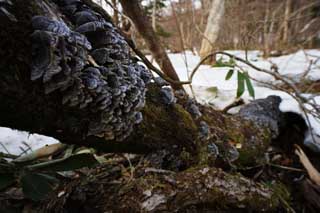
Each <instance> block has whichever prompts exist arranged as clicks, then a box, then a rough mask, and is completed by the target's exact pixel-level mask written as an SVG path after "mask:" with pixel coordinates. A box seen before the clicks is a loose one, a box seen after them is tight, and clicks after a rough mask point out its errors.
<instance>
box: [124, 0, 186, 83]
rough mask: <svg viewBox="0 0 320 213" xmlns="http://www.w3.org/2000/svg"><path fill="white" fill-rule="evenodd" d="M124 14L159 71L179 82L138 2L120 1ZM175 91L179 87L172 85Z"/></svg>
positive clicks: (134, 0)
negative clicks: (148, 50) (141, 39)
mask: <svg viewBox="0 0 320 213" xmlns="http://www.w3.org/2000/svg"><path fill="white" fill-rule="evenodd" d="M120 3H121V5H122V8H123V10H124V12H125V14H126V15H127V16H128V17H129V18H130V19H131V20H132V21H133V23H134V25H135V28H136V29H137V31H138V32H139V33H140V35H141V36H142V37H143V39H144V40H145V42H146V43H147V45H148V47H149V49H150V51H151V53H152V55H153V57H154V58H155V60H156V62H157V63H158V64H159V66H160V68H161V70H162V71H163V72H164V73H165V74H166V75H167V76H168V77H170V78H171V79H172V80H176V81H179V77H178V75H177V73H176V72H175V70H174V68H173V65H172V64H171V62H170V59H169V57H168V55H167V53H166V51H165V49H164V48H163V46H162V45H161V42H160V40H159V38H158V36H157V35H156V33H155V32H154V31H153V29H152V25H151V21H150V20H149V18H148V17H147V16H146V15H145V13H144V11H143V9H142V7H141V5H140V3H139V1H137V0H121V1H120ZM172 86H173V87H174V88H175V89H181V88H182V87H181V85H172Z"/></svg>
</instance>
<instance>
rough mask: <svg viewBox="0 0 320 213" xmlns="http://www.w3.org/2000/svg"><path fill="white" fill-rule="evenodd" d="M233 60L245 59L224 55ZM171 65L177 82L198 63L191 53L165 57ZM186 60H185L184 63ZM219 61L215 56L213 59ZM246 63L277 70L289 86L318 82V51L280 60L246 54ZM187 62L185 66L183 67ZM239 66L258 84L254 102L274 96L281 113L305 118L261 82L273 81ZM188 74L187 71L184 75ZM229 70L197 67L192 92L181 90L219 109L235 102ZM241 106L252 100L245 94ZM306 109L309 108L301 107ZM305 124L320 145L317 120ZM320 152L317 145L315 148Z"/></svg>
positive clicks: (287, 98)
mask: <svg viewBox="0 0 320 213" xmlns="http://www.w3.org/2000/svg"><path fill="white" fill-rule="evenodd" d="M225 52H228V53H230V54H232V55H234V56H237V57H240V58H243V59H244V58H245V52H244V51H225ZM169 57H170V59H171V61H172V62H173V65H174V67H175V69H176V71H177V72H178V75H179V77H180V79H181V80H188V73H189V74H190V72H191V71H192V69H193V68H194V67H196V65H197V64H198V62H199V61H200V58H199V56H195V55H193V54H192V53H191V52H186V53H185V55H184V54H181V53H179V54H169ZM185 58H187V60H185ZM217 58H219V56H218V57H217ZM223 59H228V57H227V56H223ZM248 61H249V62H250V63H252V64H253V65H255V66H257V67H259V68H262V69H266V70H272V69H271V67H272V65H273V64H274V65H276V66H277V67H278V72H279V73H280V74H281V75H282V76H285V77H287V78H290V79H291V80H292V81H293V82H299V81H302V80H311V81H316V80H320V50H300V51H297V52H296V53H293V54H289V55H283V56H280V57H271V58H268V59H263V58H262V57H261V53H260V52H259V51H249V52H248ZM186 62H187V63H186ZM237 64H239V65H240V66H241V67H242V68H243V69H244V70H245V71H247V72H248V74H249V76H250V77H252V78H254V79H256V80H258V81H260V82H255V81H253V82H252V83H253V86H254V90H255V98H256V99H259V98H266V97H267V96H269V95H278V96H280V97H281V98H282V102H281V105H280V109H281V110H282V111H283V112H288V111H290V112H296V113H299V114H301V115H302V116H303V117H305V114H304V113H303V112H302V110H301V108H300V106H299V103H298V102H297V101H296V100H295V99H294V98H293V97H292V96H291V95H289V94H288V93H286V92H284V91H279V90H275V89H270V88H268V87H266V86H265V85H263V84H261V82H266V83H273V84H274V83H276V82H277V81H276V80H275V79H274V77H273V76H271V75H269V74H266V73H262V72H258V71H256V70H254V69H253V68H251V67H249V66H248V65H245V64H241V63H237ZM187 70H188V71H187ZM229 70H230V68H229V67H212V66H208V65H202V66H200V68H199V70H198V71H197V73H196V74H195V76H194V78H193V81H192V91H191V87H190V86H185V88H186V90H187V92H188V93H189V94H190V95H191V96H193V95H194V97H195V98H196V99H197V100H198V101H199V102H201V103H203V104H209V105H211V106H213V107H215V108H216V109H223V108H225V107H226V106H228V105H229V104H231V103H232V102H234V101H235V100H236V91H237V75H236V73H234V74H233V76H232V77H231V79H229V80H225V78H226V75H227V73H228V71H229ZM302 95H303V96H304V97H309V96H310V95H311V94H302ZM318 95H319V96H315V97H314V98H313V100H314V101H315V103H317V104H319V105H320V94H318ZM241 98H242V99H243V100H244V102H246V103H248V102H250V101H251V100H253V98H252V97H250V95H249V93H248V92H247V91H246V92H245V93H244V94H243V95H242V97H241ZM305 106H306V107H307V108H308V107H310V106H308V105H305ZM238 110H239V107H238V108H233V109H231V110H230V111H229V112H230V113H235V112H237V111H238ZM308 119H309V122H310V124H311V126H312V132H313V133H314V137H316V139H319V142H320V120H318V119H316V118H315V117H314V116H311V115H310V114H309V115H308ZM318 146H319V151H320V143H319V144H318Z"/></svg>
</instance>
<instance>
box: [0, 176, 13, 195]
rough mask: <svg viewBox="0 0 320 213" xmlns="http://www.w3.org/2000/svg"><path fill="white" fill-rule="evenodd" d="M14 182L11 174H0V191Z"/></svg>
mask: <svg viewBox="0 0 320 213" xmlns="http://www.w3.org/2000/svg"><path fill="white" fill-rule="evenodd" d="M15 181H16V180H15V178H14V175H13V173H3V174H0V191H1V190H3V189H5V188H7V187H8V186H10V185H11V184H12V183H14V182H15Z"/></svg>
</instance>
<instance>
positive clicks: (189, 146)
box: [0, 0, 280, 211]
mask: <svg viewBox="0 0 320 213" xmlns="http://www.w3.org/2000/svg"><path fill="white" fill-rule="evenodd" d="M54 2H55V3H54ZM61 2H64V1H49V0H45V1H41V2H38V1H35V0H32V1H28V2H25V1H22V0H16V1H14V3H13V6H12V13H13V14H14V15H15V16H16V18H17V20H18V22H11V21H9V22H6V23H3V26H2V31H1V32H0V46H1V47H2V48H1V49H0V57H1V59H2V60H1V61H0V102H1V105H0V125H1V126H6V127H11V128H14V129H19V130H26V131H30V132H32V133H39V134H44V135H48V136H52V137H55V138H57V139H59V140H60V141H61V142H63V143H68V144H76V145H81V146H87V147H94V148H96V149H97V150H98V151H99V152H120V153H141V154H149V155H152V154H153V153H155V155H156V156H157V157H151V158H156V159H158V160H159V159H160V160H162V161H163V162H162V163H159V164H157V165H158V167H159V168H160V169H170V170H172V171H175V172H177V173H172V174H171V173H170V175H166V174H164V175H163V174H159V175H155V176H154V175H150V174H148V173H142V174H140V175H139V176H138V177H136V178H135V179H134V180H133V181H132V182H131V181H130V182H129V183H128V182H126V181H125V180H124V179H121V177H122V175H119V176H120V177H117V178H114V177H113V179H112V178H110V177H109V178H108V177H105V178H102V179H97V180H95V181H93V182H94V183H96V184H97V186H101V183H99V181H101V182H106V184H102V186H101V190H102V191H101V192H102V193H104V194H103V197H104V198H106V197H111V198H112V199H111V200H112V202H107V203H105V202H104V201H105V200H103V199H102V198H101V195H100V194H98V193H92V196H93V197H94V199H93V200H98V201H97V202H98V203H99V204H100V205H102V207H101V206H100V208H99V209H100V210H104V211H106V210H107V209H110V208H111V209H114V210H119V211H124V210H127V208H128V206H131V205H134V203H133V202H132V200H135V199H137V204H136V206H134V210H137V211H138V210H139V211H140V210H141V211H160V210H161V209H162V210H166V211H178V210H185V208H188V207H189V206H193V207H194V208H198V207H199V208H201V206H202V205H204V204H208V206H209V207H208V208H209V209H216V210H217V209H228V208H231V209H237V208H247V209H253V210H257V209H261V208H262V209H263V210H266V211H267V210H274V209H275V208H277V207H279V206H280V198H279V197H277V196H276V193H275V191H273V190H272V189H271V188H266V187H263V186H262V185H260V184H256V183H253V182H250V181H249V180H247V179H245V178H243V177H242V176H240V175H229V174H227V173H225V172H223V171H221V170H219V169H215V168H209V167H206V166H204V165H209V166H211V167H213V166H218V164H220V162H221V161H222V162H223V163H226V164H232V166H237V167H247V166H254V165H260V164H261V163H263V161H264V153H265V151H266V149H267V148H268V146H269V144H270V142H271V140H272V138H273V135H274V128H273V127H274V125H271V126H270V125H260V124H259V122H252V121H255V120H254V119H249V120H246V119H243V118H242V117H241V114H240V116H227V115H224V114H222V113H221V112H218V111H215V110H213V109H210V108H209V107H205V106H199V105H198V104H197V103H195V102H194V101H193V100H191V99H189V98H188V96H187V95H185V94H182V93H181V92H179V91H178V92H177V95H176V96H177V99H178V101H177V103H175V102H174V101H172V100H173V99H174V98H173V96H172V97H171V96H170V94H168V92H164V91H163V88H161V87H160V86H158V85H155V84H150V85H149V86H148V91H147V93H146V104H145V107H144V108H143V109H140V108H139V107H137V108H135V110H136V111H137V112H136V111H134V112H133V113H135V114H134V115H135V116H137V113H138V111H139V110H141V112H142V115H143V120H142V122H141V123H140V124H139V125H134V127H133V131H132V133H131V134H130V136H128V137H124V138H122V137H121V138H122V139H121V140H120V141H119V140H117V139H118V138H115V139H114V138H110V137H109V136H110V135H109V133H110V134H111V133H112V134H113V133H114V132H115V133H116V134H117V135H116V136H117V137H118V136H121V134H120V135H119V131H118V130H116V129H117V126H112V127H113V129H112V130H111V132H110V131H109V130H108V131H109V132H108V134H104V135H103V136H102V137H101V135H100V134H93V135H90V136H89V135H88V133H89V132H90V131H92V129H91V128H90V126H91V124H92V121H94V120H95V119H97V117H96V116H97V114H96V111H94V110H93V109H95V107H96V105H92V106H91V105H90V107H85V108H81V107H78V105H77V106H70V105H65V104H62V100H63V99H64V97H65V93H66V90H58V91H55V92H52V93H50V94H47V92H46V89H47V87H46V86H47V85H46V83H44V82H41V81H33V80H30V76H32V72H33V70H32V68H30V65H31V64H32V63H33V62H34V61H35V60H36V59H35V56H32V55H31V53H32V52H33V49H32V48H33V47H34V45H35V44H34V43H33V44H32V43H31V38H30V36H31V35H32V34H33V33H34V30H33V28H32V21H31V20H32V17H34V16H36V15H46V16H48V17H55V18H57V19H58V20H62V19H61V17H64V19H65V23H68V26H70V28H71V29H74V28H76V26H75V25H76V24H77V23H74V22H72V21H71V20H73V19H72V16H71V18H70V17H69V16H68V14H65V15H62V11H64V10H62V9H63V8H64V7H63V6H61V5H63V4H62V3H61ZM70 2H72V1H70ZM84 2H87V3H86V7H89V8H91V9H92V10H94V12H95V13H97V14H101V13H100V12H99V9H96V8H95V7H97V6H96V5H94V4H93V3H92V2H90V1H87V0H86V1H84ZM61 8H62V9H61ZM97 8H98V7H97ZM64 9H65V8H64ZM102 16H103V15H102ZM91 18H92V17H91ZM105 21H106V22H109V20H108V19H105ZM71 23H72V24H71ZM55 24H56V23H55ZM59 27H62V28H63V26H60V25H59ZM95 27H96V28H98V25H95ZM103 27H106V29H108V30H110V29H111V30H110V31H111V32H112V33H113V34H112V36H115V37H117V36H118V37H119V39H120V40H121V36H120V35H119V34H118V33H117V31H116V29H114V28H113V27H112V26H111V25H108V24H104V25H103ZM103 27H101V28H103ZM96 28H94V29H95V30H96ZM59 29H60V28H59ZM77 29H78V31H79V32H80V31H82V30H84V31H86V30H88V29H87V28H85V29H83V28H79V26H78V27H77ZM106 29H104V28H103V29H100V30H101V31H98V34H99V36H97V35H96V33H97V32H96V31H95V30H94V31H89V32H87V33H84V35H85V36H86V37H87V38H88V40H89V41H90V42H91V43H92V46H93V50H92V51H87V52H88V55H86V56H85V63H86V65H84V68H83V70H80V71H79V73H80V78H81V77H82V75H85V74H86V72H89V71H88V70H87V68H88V67H91V68H97V69H98V68H101V67H103V66H105V67H106V68H108V69H112V67H111V65H110V64H108V63H111V64H112V65H114V66H119V67H117V68H118V69H116V70H115V73H116V72H117V71H119V70H123V69H124V70H125V71H126V73H124V75H125V74H127V73H129V72H130V70H128V67H130V66H133V67H134V68H136V66H137V65H136V63H135V62H134V61H131V59H130V54H128V53H127V52H126V49H127V48H128V47H127V46H126V44H125V43H123V42H120V43H119V45H124V46H121V48H120V49H121V51H125V53H122V52H121V54H122V56H124V58H121V59H117V60H118V61H117V62H115V61H112V62H108V63H106V64H103V65H101V66H98V65H95V63H96V62H95V61H94V62H92V60H91V59H90V57H89V56H90V55H94V53H93V52H94V51H95V50H97V49H99V48H101V46H100V45H102V44H101V43H98V42H103V41H101V40H99V39H98V38H100V36H105V34H103V33H104V32H105V31H107V30H106ZM90 30H92V29H90ZM104 30H105V31H104ZM108 32H109V31H108ZM51 36H55V34H52V35H51ZM108 36H110V35H107V37H106V39H110V37H108ZM40 38H41V39H42V38H43V37H40ZM81 38H82V39H83V37H81ZM63 39H64V37H63V36H58V40H63ZM97 39H98V40H97ZM82 41H83V40H82ZM115 41H116V40H115ZM33 42H35V43H36V42H37V41H34V40H33ZM43 42H44V43H45V42H47V40H43ZM32 45H33V47H32ZM59 45H62V46H59ZM59 45H58V46H57V49H58V50H59V51H60V50H61V49H63V47H64V46H63V42H62V43H59ZM108 45H110V44H108ZM12 47H15V48H14V49H13V48H12ZM76 47H78V48H80V47H79V46H76ZM104 47H105V46H104ZM107 48H109V49H110V48H111V50H112V48H115V49H117V48H119V47H118V46H115V45H114V44H113V43H112V44H111V46H107ZM55 51H56V49H55ZM117 51H120V50H117ZM50 54H51V53H50ZM61 54H63V52H62V53H61ZM114 54H115V55H117V53H114ZM61 57H62V58H63V55H62V56H61ZM70 57H71V58H72V57H74V55H72V54H71V56H70ZM110 57H111V58H112V57H116V56H114V55H112V56H110ZM40 62H42V61H40ZM62 62H63V61H62ZM62 62H60V63H62ZM92 64H93V65H92ZM119 64H120V65H119ZM86 70H87V71H86ZM101 72H102V71H101ZM66 75H67V74H66ZM85 77H86V76H85ZM91 77H92V76H91ZM100 77H101V79H104V78H103V76H100ZM108 77H110V76H108ZM129 77H130V76H129ZM123 78H124V77H123ZM141 78H143V76H142V77H141ZM75 79H77V78H75ZM101 79H98V80H101ZM119 79H120V81H121V77H119ZM81 80H82V81H81V82H83V86H82V87H79V88H78V90H79V91H84V92H88V91H89V89H88V88H89V86H90V87H93V86H92V85H91V84H90V85H89V86H88V85H87V84H85V82H86V78H83V79H81ZM91 80H92V79H91ZM138 80H139V79H138ZM114 81H115V80H114ZM114 81H112V82H114ZM112 82H108V83H109V84H112ZM132 84H133V85H130V86H136V85H137V84H136V83H132ZM140 87H141V88H138V89H141V91H142V92H141V94H140V96H139V98H140V99H141V101H143V100H142V99H144V84H142V83H141V85H140ZM113 89H117V88H113ZM78 90H76V91H78ZM96 91H97V88H96V90H94V91H93V92H96ZM90 92H92V91H91V90H90ZM113 92H114V91H113ZM169 93H170V92H169ZM85 94H87V93H85ZM90 94H91V93H90ZM94 94H98V95H99V94H100V93H98V92H96V93H94ZM112 94H113V95H114V93H112ZM126 95H128V94H126ZM114 96H115V97H118V96H117V95H114ZM114 96H112V99H111V100H112V103H111V104H113V103H114V102H115V100H117V99H116V98H114ZM77 97H78V96H77ZM94 98H96V96H94V97H93V99H94ZM168 98H169V99H170V101H169V102H168V101H167V99H168ZM121 100H122V99H121ZM272 104H273V106H274V107H275V108H277V107H278V105H279V103H272ZM121 106H124V105H121ZM112 110H114V109H112ZM121 110H123V108H121V109H120V108H119V110H117V111H116V112H115V113H114V114H113V116H115V117H113V118H115V120H116V121H117V119H118V118H122V116H123V115H122V113H123V112H124V111H121ZM260 113H263V111H261V112H260ZM244 114H245V115H246V113H244ZM258 114H259V112H256V111H255V113H254V116H253V117H255V116H256V115H258ZM99 115H100V114H99ZM137 117H138V116H137ZM248 117H250V116H248ZM125 118H126V117H125ZM108 119H109V118H108ZM118 120H119V119H118ZM120 120H121V119H120ZM139 120H140V119H139ZM98 121H99V122H98V124H97V125H98V127H99V128H100V127H101V126H102V127H104V126H103V125H104V123H105V122H106V121H105V120H103V119H102V120H101V119H100V117H99V119H98ZM128 122H129V123H130V122H131V120H129V121H128ZM124 123H126V122H124V121H120V123H116V124H117V125H124ZM263 123H265V122H263ZM271 123H272V122H271ZM110 125H113V123H111V124H110ZM107 127H108V126H106V129H108V128H107ZM130 127H131V126H130ZM93 129H94V128H93ZM119 129H120V130H122V126H121V128H119ZM129 130H131V129H130V128H129V129H128V130H127V131H128V132H126V129H124V130H123V131H122V132H121V133H123V134H127V133H129ZM162 150H166V151H165V154H164V156H162V157H161V154H159V152H160V153H161V152H162ZM159 156H160V157H159ZM168 156H170V158H169V159H166V160H163V159H161V158H168ZM150 162H153V161H152V160H150ZM150 162H149V163H150ZM153 163H154V162H153ZM153 163H151V165H152V164H153ZM165 164H166V165H165ZM168 164H169V165H168ZM178 164H179V165H178ZM143 168H144V167H143ZM100 172H101V171H100ZM98 173H99V170H98ZM97 176H98V174H95V177H97ZM98 180H99V181H98ZM81 181H84V182H83V184H82V185H84V186H83V188H82V187H80V188H78V186H77V184H76V183H77V181H75V182H71V183H70V185H69V187H70V193H71V192H74V191H75V193H76V194H77V192H76V190H77V188H78V189H79V190H80V191H81V189H83V191H81V193H80V194H83V193H84V194H86V195H87V196H90V195H89V194H90V193H91V192H88V191H86V190H89V189H88V185H86V184H85V183H86V182H87V181H89V182H90V181H91V182H92V179H91V177H89V178H88V179H84V180H81ZM117 181H118V182H117ZM144 181H146V182H144ZM113 182H114V183H116V184H115V185H112V183H113ZM173 183H174V184H173ZM194 183H196V184H194ZM109 184H111V185H112V186H111V187H110V185H109ZM172 184H173V185H172ZM160 186H162V187H160ZM128 187H129V188H128ZM119 189H121V190H120V191H119ZM149 189H156V191H155V192H153V191H152V190H151V195H150V196H149V191H148V190H149ZM89 191H90V190H89ZM87 192H88V193H87ZM144 192H145V193H147V195H141V193H142V194H143V193H144ZM80 194H78V195H80ZM152 195H154V196H155V197H153V196H152ZM146 196H147V197H146ZM148 196H149V201H150V202H151V203H150V202H149V201H147V202H146V200H145V199H147V200H148ZM67 198H68V197H64V198H63V199H67ZM222 198H223V201H224V203H223V204H222V205H218V204H219V201H220V199H222ZM61 199H62V198H61ZM150 199H151V200H150ZM154 199H155V200H154ZM86 201H87V199H86ZM116 201H122V204H121V205H119V206H114V205H115V202H116ZM57 202H59V201H57ZM101 202H104V203H103V204H101ZM154 202H156V203H154ZM67 203H68V202H67ZM69 204H70V203H68V205H69ZM89 204H90V202H88V203H87V207H88V206H89ZM43 205H44V206H46V205H45V204H43ZM53 206H54V205H53ZM52 208H54V207H52ZM62 208H67V206H65V204H63V205H62ZM49 209H50V208H49ZM51 210H52V209H51Z"/></svg>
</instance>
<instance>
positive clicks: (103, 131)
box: [30, 0, 151, 141]
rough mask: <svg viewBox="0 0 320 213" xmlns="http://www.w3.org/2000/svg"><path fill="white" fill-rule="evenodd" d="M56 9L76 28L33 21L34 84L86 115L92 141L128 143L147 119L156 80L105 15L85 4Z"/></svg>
mask: <svg viewBox="0 0 320 213" xmlns="http://www.w3.org/2000/svg"><path fill="white" fill-rule="evenodd" d="M55 3H56V4H57V5H58V7H59V9H60V10H61V11H62V12H64V13H65V15H66V17H67V18H68V19H69V20H71V22H72V24H73V25H72V26H71V25H70V26H69V25H67V24H66V23H65V22H63V21H60V20H59V21H58V20H54V19H51V18H49V17H45V16H34V17H33V18H32V26H33V29H34V32H33V33H32V35H31V40H32V45H33V46H32V59H33V62H32V66H31V77H30V78H31V80H32V81H40V82H41V83H42V84H43V87H44V92H45V93H46V94H50V93H54V92H57V93H58V94H61V95H62V98H61V104H64V105H65V106H66V107H71V108H72V109H75V110H83V112H85V114H86V115H88V117H89V118H90V119H88V120H89V121H88V124H87V126H88V128H87V132H86V135H95V136H103V137H105V138H106V139H107V140H117V141H121V140H124V139H125V138H126V137H128V136H129V135H130V133H131V132H132V130H133V126H134V125H135V124H138V123H140V122H141V121H142V119H143V118H142V114H141V112H140V110H141V109H142V107H143V106H144V103H145V92H146V84H148V83H149V82H150V80H151V74H150V73H149V72H148V71H147V70H146V69H145V67H144V66H142V65H139V64H137V63H136V62H134V60H132V57H131V55H130V51H129V46H128V44H127V43H126V42H125V40H124V38H123V37H122V36H121V35H120V34H119V33H118V32H117V30H116V28H115V27H114V26H113V25H112V24H111V23H109V22H108V21H106V20H105V19H104V18H102V16H101V15H100V14H98V13H97V12H95V11H93V10H91V9H90V8H89V7H88V6H86V5H85V3H83V2H82V1H80V0H57V1H55ZM89 58H93V60H95V64H92V63H90V62H89V61H90V60H89Z"/></svg>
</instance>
